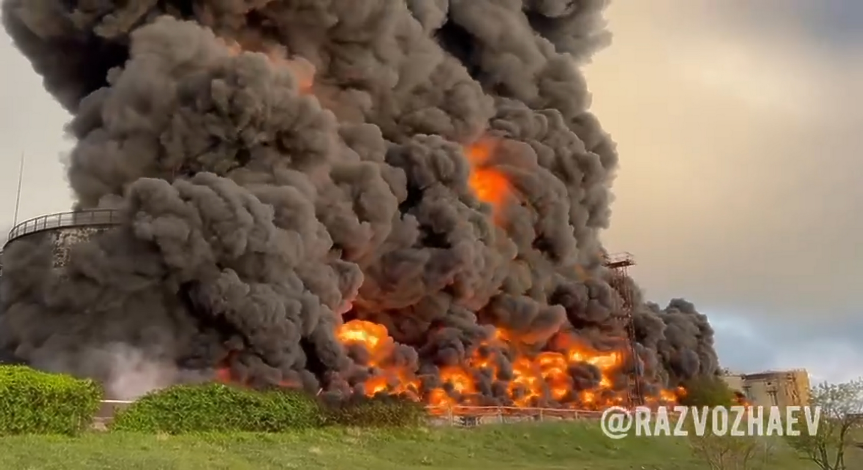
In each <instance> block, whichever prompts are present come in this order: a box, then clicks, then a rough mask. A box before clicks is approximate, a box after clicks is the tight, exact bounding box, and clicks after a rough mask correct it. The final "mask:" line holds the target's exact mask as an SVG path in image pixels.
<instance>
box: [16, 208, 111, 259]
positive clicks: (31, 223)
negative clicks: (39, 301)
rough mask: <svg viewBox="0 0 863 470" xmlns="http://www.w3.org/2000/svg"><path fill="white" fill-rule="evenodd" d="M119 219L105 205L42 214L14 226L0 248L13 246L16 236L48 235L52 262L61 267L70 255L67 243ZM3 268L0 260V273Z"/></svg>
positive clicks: (72, 242) (93, 232) (108, 225)
mask: <svg viewBox="0 0 863 470" xmlns="http://www.w3.org/2000/svg"><path fill="white" fill-rule="evenodd" d="M119 222H120V216H119V213H118V212H117V211H114V210H108V209H96V210H86V211H77V212H63V213H60V214H51V215H43V216H41V217H36V218H34V219H30V220H27V221H24V222H22V223H20V224H18V225H16V226H15V227H13V228H12V230H11V231H10V232H9V238H8V239H7V240H6V245H5V246H4V247H2V249H6V248H8V247H9V246H12V245H13V244H15V243H17V242H18V241H19V240H23V239H32V238H34V237H48V238H49V239H50V242H51V245H52V247H53V254H54V260H53V261H54V262H53V265H54V267H55V268H62V267H63V266H65V265H66V261H67V260H68V259H69V248H70V247H72V246H73V245H75V244H77V243H81V242H83V241H86V240H88V239H89V238H90V237H92V236H93V234H95V233H98V232H101V231H103V230H105V229H107V228H109V227H111V226H114V225H118V224H119ZM0 253H2V251H0ZM0 259H2V258H0ZM2 272H3V271H2V261H0V276H2Z"/></svg>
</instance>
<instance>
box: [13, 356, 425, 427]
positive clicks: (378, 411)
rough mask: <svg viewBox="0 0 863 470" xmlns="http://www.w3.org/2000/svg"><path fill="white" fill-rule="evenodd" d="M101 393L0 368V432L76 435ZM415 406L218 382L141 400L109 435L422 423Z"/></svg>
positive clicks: (56, 377)
mask: <svg viewBox="0 0 863 470" xmlns="http://www.w3.org/2000/svg"><path fill="white" fill-rule="evenodd" d="M101 399H102V392H101V389H100V387H99V386H98V385H97V384H96V383H95V382H93V381H91V380H81V379H76V378H74V377H71V376H68V375H62V374H50V373H45V372H40V371H36V370H34V369H30V368H28V367H25V366H0V435H4V434H7V435H8V434H71V435H74V434H78V433H80V432H82V431H84V430H86V429H88V427H89V426H90V425H91V423H92V421H93V417H94V415H95V413H96V411H97V410H98V409H99V406H100V403H99V402H100V400H101ZM425 417H426V412H425V409H424V407H423V406H422V405H421V404H418V403H415V402H413V401H409V400H404V399H400V398H397V397H383V398H375V399H368V398H356V399H354V400H351V401H347V402H338V403H323V402H320V401H318V400H316V399H315V398H314V397H311V396H309V395H306V394H303V393H299V392H295V391H290V390H280V389H276V390H266V391H255V390H249V389H244V388H238V387H232V386H228V385H222V384H215V383H210V384H201V385H178V386H174V387H171V388H168V389H165V390H161V391H158V392H153V393H151V394H148V395H145V396H144V397H142V398H140V399H139V400H137V401H135V402H134V403H133V404H131V405H130V406H129V407H127V408H125V409H122V410H119V411H118V412H117V413H116V415H115V416H114V420H113V423H112V425H111V429H112V430H117V431H133V432H147V433H154V432H164V433H170V434H182V433H192V432H229V431H243V432H282V431H287V430H290V429H303V428H312V427H321V426H333V425H341V426H365V427H369V426H374V427H406V426H417V425H421V424H422V423H423V422H424V420H425Z"/></svg>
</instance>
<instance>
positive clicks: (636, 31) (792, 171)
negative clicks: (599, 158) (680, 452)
mask: <svg viewBox="0 0 863 470" xmlns="http://www.w3.org/2000/svg"><path fill="white" fill-rule="evenodd" d="M791 2H792V3H794V4H795V5H797V6H800V8H797V9H794V8H787V7H786V8H779V9H773V8H768V6H769V5H768V6H764V5H760V6H758V7H752V2H746V3H743V2H736V1H731V2H715V1H707V0H696V1H684V0H678V1H672V0H658V1H651V2H612V6H611V7H610V10H609V15H608V17H609V21H610V27H611V28H612V30H613V32H614V43H613V45H612V46H611V47H610V48H608V49H607V50H605V51H603V53H601V54H598V55H597V56H596V58H595V59H594V63H593V64H592V65H591V66H590V68H589V70H588V83H590V85H591V91H592V92H593V94H594V109H595V111H596V112H597V113H598V115H599V117H600V119H601V121H602V122H603V124H604V126H605V127H606V129H607V130H609V131H610V132H611V133H612V134H613V135H614V137H615V139H616V140H617V142H618V145H619V150H620V154H621V172H620V176H619V178H618V180H617V182H616V184H615V193H616V196H617V200H616V203H615V205H614V214H613V216H612V228H611V229H610V230H609V233H608V234H607V235H606V237H605V239H606V242H607V243H608V244H609V245H610V246H611V248H612V249H617V250H627V251H631V252H633V253H634V254H635V256H636V258H637V260H638V261H639V267H637V268H636V269H634V270H633V273H634V275H635V276H636V277H637V278H638V280H639V282H640V283H641V284H642V286H644V287H645V288H646V290H647V295H648V297H649V298H652V299H654V300H657V301H659V302H663V301H665V300H666V299H668V298H670V297H673V296H678V295H680V296H685V297H687V298H688V299H689V300H692V301H693V302H695V303H696V305H698V307H699V309H700V310H702V311H704V312H706V313H708V315H711V318H712V319H713V321H714V322H715V323H717V324H720V323H722V322H723V320H722V315H721V314H719V313H712V312H740V311H745V312H747V314H746V316H745V318H746V319H747V321H748V323H746V322H743V323H741V322H740V321H739V318H738V319H736V320H735V318H734V317H733V316H728V317H727V319H726V320H725V322H726V323H729V322H731V323H735V324H737V325H748V326H745V327H743V328H749V329H751V330H752V331H751V332H748V331H747V330H744V331H743V332H741V331H740V330H735V328H734V327H731V328H721V327H718V328H717V330H718V331H719V333H718V335H719V338H718V341H719V342H720V343H721V344H723V345H725V346H724V347H720V353H721V354H720V357H721V359H722V360H723V362H724V363H726V364H728V365H731V366H735V365H741V366H745V365H751V364H759V365H760V364H763V365H764V367H780V366H781V367H792V366H794V367H803V366H806V367H810V368H812V370H813V374H815V375H823V376H831V377H840V376H842V375H843V374H845V375H848V374H851V375H855V374H856V375H863V361H859V358H860V357H861V351H860V349H861V348H863V345H859V343H858V341H857V340H856V338H859V337H860V336H861V333H863V326H860V325H854V324H853V323H852V319H853V318H854V317H855V316H857V315H859V312H858V309H857V302H856V299H854V293H855V289H854V287H855V285H856V282H857V279H860V278H861V276H863V252H861V249H860V248H859V237H860V234H861V233H863V219H860V218H859V217H856V215H855V214H856V213H857V208H858V207H860V206H861V205H863V185H860V184H859V182H858V181H859V176H858V175H860V174H861V173H863V171H861V170H863V161H861V160H860V159H859V157H858V156H857V153H858V151H859V147H860V143H861V140H860V137H859V135H860V134H859V129H860V128H861V125H863V110H861V109H860V107H859V106H857V107H855V106H853V105H852V103H860V102H863V92H861V90H860V89H859V86H858V85H857V84H859V83H860V82H861V79H863V65H861V64H860V63H859V60H856V57H859V54H860V53H861V51H863V41H861V42H859V43H857V44H856V45H853V47H852V45H850V44H849V43H848V41H850V40H851V39H849V38H850V36H847V35H845V36H843V38H844V41H845V42H842V41H839V40H834V41H831V40H829V39H825V36H824V31H825V30H826V28H824V24H823V23H824V22H825V21H829V20H830V18H829V17H828V16H827V15H826V14H824V15H821V16H819V15H817V14H815V13H817V12H819V11H821V10H818V9H817V7H813V6H812V5H803V2H802V1H798V0H791ZM766 3H768V4H769V3H770V1H768V2H766ZM774 3H776V2H774ZM785 3H787V2H785ZM809 3H810V4H811V2H809ZM792 6H793V5H792ZM858 10H859V9H858ZM767 13H769V15H768V14H767ZM859 18H863V15H859ZM812 21H814V23H813V22H812ZM840 46H841V47H840ZM820 324H825V325H827V324H836V325H840V328H838V329H830V328H815V330H813V328H814V327H817V326H818V325H820ZM776 325H782V328H778V330H780V331H784V332H785V333H786V334H788V335H792V336H795V337H797V338H798V339H796V340H794V341H791V340H784V339H783V337H781V336H777V335H774V334H772V333H770V330H771V327H772V330H777V328H776ZM849 328H850V329H851V330H852V331H853V332H854V333H853V334H851V333H849V334H847V335H843V336H836V335H837V331H840V332H841V331H846V330H847V329H849ZM855 328H856V330H855ZM816 330H817V331H816ZM813 331H815V332H813ZM812 335H817V336H812ZM759 338H761V341H758V339H759ZM795 341H796V343H795ZM804 344H805V347H803V346H801V345H804ZM824 344H831V345H832V346H831V347H833V348H835V349H836V351H834V352H835V353H836V354H839V355H841V356H842V357H843V358H850V359H848V362H846V363H842V362H841V361H834V362H832V363H831V364H832V365H830V366H828V365H827V364H825V362H826V361H824V360H823V354H819V353H818V349H817V348H819V347H823V346H824ZM741 346H745V348H747V349H743V348H741ZM854 358H858V360H857V362H856V363H855V362H853V359H854ZM858 364H859V365H858ZM843 371H844V372H843ZM846 372H847V373H846Z"/></svg>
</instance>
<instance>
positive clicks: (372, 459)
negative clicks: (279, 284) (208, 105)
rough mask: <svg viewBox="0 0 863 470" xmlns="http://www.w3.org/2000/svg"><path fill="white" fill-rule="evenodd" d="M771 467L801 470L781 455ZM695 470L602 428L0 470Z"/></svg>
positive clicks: (20, 440) (332, 438)
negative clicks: (608, 435) (604, 432)
mask: <svg viewBox="0 0 863 470" xmlns="http://www.w3.org/2000/svg"><path fill="white" fill-rule="evenodd" d="M775 460H776V461H775V462H773V463H772V464H771V465H770V466H769V467H768V468H769V469H775V470H798V469H799V470H806V469H810V468H814V467H810V466H808V465H805V463H804V462H800V461H798V460H797V459H795V458H793V457H791V456H790V455H789V454H787V453H785V454H784V455H780V456H779V457H777V458H776V459H775ZM307 468H321V469H327V470H342V469H344V470H410V469H447V470H473V469H477V470H479V469H488V468H494V469H495V470H513V469H530V470H546V469H561V470H562V469H566V470H588V469H589V470H627V469H635V470H699V469H703V468H705V467H703V466H702V465H701V464H699V462H698V461H697V460H695V459H694V458H693V456H692V454H691V452H690V450H689V447H688V444H687V442H686V440H685V439H680V438H667V437H666V438H652V439H651V438H640V439H635V438H632V439H624V440H620V441H612V440H610V439H607V438H605V437H603V436H602V434H601V433H600V432H599V429H598V426H596V425H590V424H585V423H543V424H518V425H506V426H484V427H481V428H476V429H457V428H455V429H454V428H442V429H431V430H415V431H398V432H393V431H371V430H352V429H347V430H337V429H328V430H317V431H310V432H303V433H298V434H295V435H294V434H291V435H249V434H245V435H243V434H241V435H230V436H197V437H195V436H149V435H135V434H121V433H105V434H90V435H87V436H84V437H81V438H62V437H45V436H20V437H7V438H0V469H21V470H25V469H58V470H59V469H70V470H74V469H87V470H97V469H119V470H131V469H142V470H157V469H183V470H192V469H207V470H209V469H232V470H234V469H237V470H243V469H248V470H263V469H307Z"/></svg>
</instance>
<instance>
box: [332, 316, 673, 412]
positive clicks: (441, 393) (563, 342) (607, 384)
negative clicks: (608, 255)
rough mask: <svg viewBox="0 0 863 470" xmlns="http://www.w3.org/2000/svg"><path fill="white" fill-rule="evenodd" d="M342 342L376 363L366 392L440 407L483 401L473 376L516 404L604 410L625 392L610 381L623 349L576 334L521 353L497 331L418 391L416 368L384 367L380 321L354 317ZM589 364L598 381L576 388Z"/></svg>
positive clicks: (668, 397) (668, 396) (385, 343)
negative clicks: (574, 369)
mask: <svg viewBox="0 0 863 470" xmlns="http://www.w3.org/2000/svg"><path fill="white" fill-rule="evenodd" d="M336 335H337V337H338V338H339V340H340V341H341V342H342V343H343V344H346V345H348V344H350V345H361V346H362V347H364V348H365V350H366V351H367V352H368V354H369V358H370V364H369V365H371V366H373V367H376V368H377V370H376V373H377V375H375V376H374V377H372V378H371V379H369V380H367V381H366V382H365V383H364V393H365V394H366V395H368V396H374V395H376V394H379V393H386V394H402V395H403V394H407V395H408V396H410V397H412V398H413V399H415V400H418V401H423V402H425V403H427V404H428V405H431V406H432V407H437V409H438V411H441V410H442V409H445V408H446V407H452V406H456V405H468V404H481V399H480V398H481V397H480V394H479V393H478V391H479V389H480V386H479V383H478V381H477V379H478V378H479V377H480V376H481V375H484V376H486V377H490V378H492V379H493V380H496V381H499V382H505V389H506V391H507V394H508V395H509V398H510V400H511V401H512V403H513V404H514V405H515V406H519V407H529V406H537V405H540V404H542V403H543V402H544V401H547V400H551V401H554V402H557V403H559V404H563V405H565V406H569V407H572V408H581V409H603V408H606V407H608V406H613V405H622V404H624V398H625V392H624V391H622V390H620V387H618V385H619V384H615V383H614V377H615V375H616V373H618V372H619V371H620V368H621V367H622V366H623V364H624V353H623V351H618V350H613V351H598V350H595V349H593V348H591V347H589V346H587V345H585V344H583V343H582V342H580V341H578V340H577V339H576V338H574V337H570V336H565V335H563V336H560V337H559V339H558V340H557V341H555V344H554V348H555V349H557V350H556V351H543V352H539V353H536V354H532V355H531V354H524V353H522V352H521V351H520V349H521V345H519V344H518V342H517V341H514V340H512V339H511V338H512V337H513V334H512V333H510V332H506V331H504V330H501V329H497V330H495V333H494V335H493V337H492V338H490V339H489V340H488V341H486V342H485V343H483V344H481V345H480V346H479V347H478V348H477V349H475V350H474V351H473V353H472V354H471V356H470V357H469V358H468V359H467V360H466V361H465V363H464V364H462V365H454V366H445V367H441V368H440V372H439V375H438V379H439V382H440V384H441V385H440V386H438V387H433V388H431V389H429V390H427V392H425V393H422V392H421V391H422V390H423V387H422V382H423V381H422V380H421V379H420V378H419V377H417V376H416V375H415V371H411V370H407V369H405V368H404V367H396V366H388V365H387V358H388V355H389V354H390V352H391V351H392V348H393V345H394V344H395V343H394V342H393V340H392V338H390V337H389V334H388V332H387V330H386V328H385V327H384V326H383V325H379V324H376V323H372V322H368V321H364V320H353V321H350V322H347V323H345V324H343V325H341V326H340V327H339V329H338V330H337V333H336ZM504 351H506V352H507V355H508V356H509V357H513V359H512V361H511V362H512V375H511V377H510V378H509V380H508V381H503V380H501V379H500V374H499V372H500V371H499V370H498V364H499V362H498V358H499V355H500V354H502V353H504ZM576 364H591V365H593V366H594V367H596V368H597V369H598V370H599V372H600V380H599V383H598V385H597V386H596V387H595V388H593V389H590V390H577V389H576V387H575V384H574V382H573V379H572V377H571V376H570V373H569V370H570V367H571V366H573V365H576ZM684 393H685V390H683V389H678V390H675V391H669V390H663V391H662V392H661V393H660V394H659V395H658V396H656V397H651V400H649V401H650V402H651V403H676V402H677V398H678V397H679V396H682V395H683V394H684Z"/></svg>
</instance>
